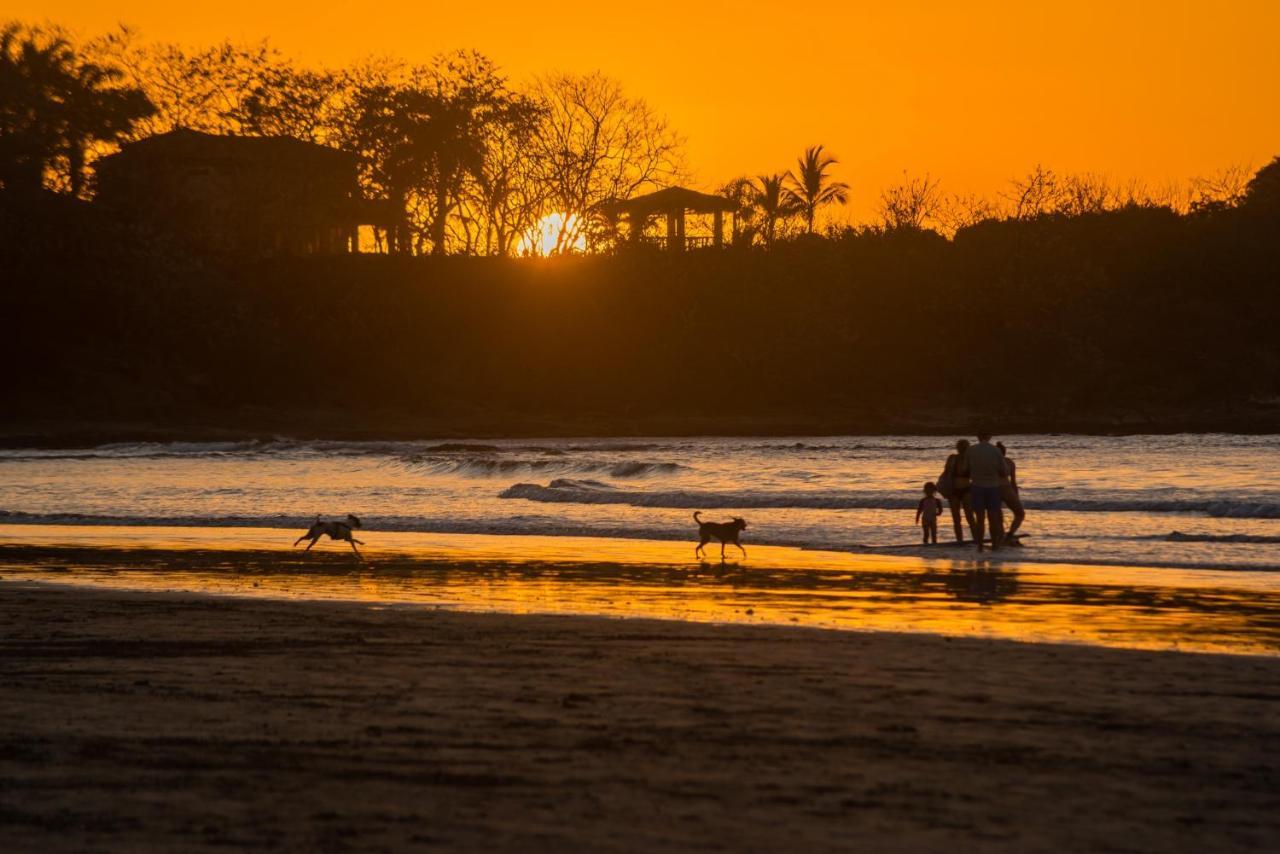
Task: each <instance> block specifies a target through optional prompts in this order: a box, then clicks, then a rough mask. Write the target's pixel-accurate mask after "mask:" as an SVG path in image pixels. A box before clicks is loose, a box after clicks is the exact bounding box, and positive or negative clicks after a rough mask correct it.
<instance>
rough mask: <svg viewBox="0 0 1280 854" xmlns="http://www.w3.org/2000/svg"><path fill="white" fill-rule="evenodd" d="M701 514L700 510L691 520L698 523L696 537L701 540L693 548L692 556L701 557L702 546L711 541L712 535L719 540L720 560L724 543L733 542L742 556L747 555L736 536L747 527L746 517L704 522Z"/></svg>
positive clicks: (722, 556) (722, 557)
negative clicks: (729, 520)
mask: <svg viewBox="0 0 1280 854" xmlns="http://www.w3.org/2000/svg"><path fill="white" fill-rule="evenodd" d="M701 516H702V511H701V510H699V511H698V512H697V513H694V514H693V521H695V522H697V523H698V537H699V538H700V539H701V540H702V542H700V543H698V547H697V548H696V549H694V550H693V556H694V557H702V550H703V548H704V547H705V546H706V545H707V543H709V542H711V539H712V538H713V537H714V538H715V539H717V540H719V541H720V560H722V561H723V560H724V547H725V544H726V543H733V544H734V545H735V546H737V547H738V551H740V552H742V556H743V557H746V556H747V550H746V549H744V548H743V547H742V543H740V542H738V536H739V535H740V534H741V533H742V532H743V531H745V530H746V528H747V520H746V519H743V518H742V517H740V516H734V517H733V521H732V522H704V521H702V519H701Z"/></svg>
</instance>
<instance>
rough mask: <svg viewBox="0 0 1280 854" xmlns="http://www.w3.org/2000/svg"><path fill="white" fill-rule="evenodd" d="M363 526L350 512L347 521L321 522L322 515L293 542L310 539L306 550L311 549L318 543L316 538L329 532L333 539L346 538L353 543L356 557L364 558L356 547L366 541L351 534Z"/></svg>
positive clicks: (295, 544) (296, 543)
mask: <svg viewBox="0 0 1280 854" xmlns="http://www.w3.org/2000/svg"><path fill="white" fill-rule="evenodd" d="M361 527H363V526H362V525H361V524H360V520H359V519H358V518H357V517H355V516H353V515H351V514H350V513H348V514H347V521H345V522H321V521H320V517H319V516H317V517H316V522H315V524H314V525H312V526H311V527H310V528H308V529H307V532H306V533H305V534H303V535H302V536H301V537H298V539H296V540H294V541H293V544H294V546H297V545H298V543H300V542H302V541H303V540H310V541H311V542H310V543H308V544H307V548H306V551H311V547H312V546H314V545H315V544H316V540H319V539H320V538H321V537H323V536H324V535H325V534H328V535H329V539H331V540H346V541H347V542H348V543H350V544H351V550H352V551H353V552H355V553H356V557H358V558H360V559H361V560H363V559H364V556H363V555H362V554H360V550H359V549H358V548H356V543H360V545H362V546H363V545H364V543H363V542H361V541H360V540H357V539H356V538H355V537H353V536H352V535H351V532H352V531H358V530H359V529H360V528H361Z"/></svg>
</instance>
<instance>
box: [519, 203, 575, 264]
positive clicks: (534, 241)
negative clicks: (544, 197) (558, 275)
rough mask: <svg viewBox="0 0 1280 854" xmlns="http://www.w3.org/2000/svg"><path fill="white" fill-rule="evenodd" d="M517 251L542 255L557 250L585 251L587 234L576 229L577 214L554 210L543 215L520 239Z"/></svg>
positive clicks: (551, 253) (553, 252)
mask: <svg viewBox="0 0 1280 854" xmlns="http://www.w3.org/2000/svg"><path fill="white" fill-rule="evenodd" d="M566 233H567V234H568V236H567V237H565V236H564V235H565V234H566ZM562 240H563V241H564V243H563V244H562V243H561V241H562ZM519 251H520V254H521V255H542V256H547V255H554V254H555V253H556V252H557V251H559V252H561V253H563V252H585V251H587V236H586V235H585V234H583V233H582V232H581V231H579V230H578V215H577V214H564V213H562V212H560V211H555V212H553V213H549V214H547V215H546V216H544V217H543V218H542V220H541V221H540V222H539V223H538V224H537V225H536V226H534V227H533V228H532V229H530V230H529V232H528V233H527V234H525V236H524V237H522V238H521V239H520V246H519Z"/></svg>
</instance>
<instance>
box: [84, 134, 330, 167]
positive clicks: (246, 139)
mask: <svg viewBox="0 0 1280 854" xmlns="http://www.w3.org/2000/svg"><path fill="white" fill-rule="evenodd" d="M138 158H142V159H149V158H159V159H168V158H182V159H192V160H277V159H298V158H303V159H307V160H309V161H310V162H312V163H315V162H317V161H328V162H330V163H333V164H334V165H338V164H350V163H352V162H354V160H355V157H354V155H352V154H350V153H349V152H346V151H341V150H339V149H337V148H330V147H329V146H327V145H319V144H317V143H314V142H307V141H305V140H301V139H294V138H293V137H287V136H237V135H232V134H213V133H204V132H203V131H198V130H191V129H190V128H177V129H176V130H171V131H169V132H168V133H160V134H156V135H154V136H148V137H144V138H143V139H140V140H137V141H136V142H130V143H126V144H125V145H124V146H122V147H121V148H120V150H119V151H117V152H116V153H115V154H110V155H108V156H106V157H104V158H102V161H99V162H100V163H101V162H104V161H115V162H120V161H127V160H135V159H138Z"/></svg>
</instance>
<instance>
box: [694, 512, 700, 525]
mask: <svg viewBox="0 0 1280 854" xmlns="http://www.w3.org/2000/svg"><path fill="white" fill-rule="evenodd" d="M701 515H702V511H701V510H695V511H693V521H695V522H697V523H698V524H699V525H701V524H702V519H700V518H699V517H700V516H701Z"/></svg>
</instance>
